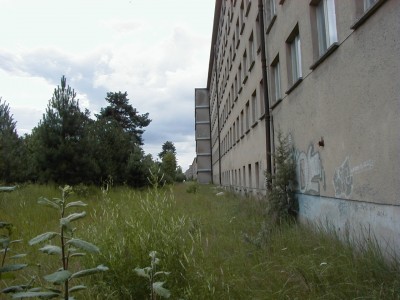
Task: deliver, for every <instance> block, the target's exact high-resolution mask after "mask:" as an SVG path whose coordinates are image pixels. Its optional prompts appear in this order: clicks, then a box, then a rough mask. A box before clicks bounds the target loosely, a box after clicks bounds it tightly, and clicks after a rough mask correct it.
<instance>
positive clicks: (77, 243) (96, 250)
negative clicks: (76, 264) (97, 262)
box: [67, 239, 100, 253]
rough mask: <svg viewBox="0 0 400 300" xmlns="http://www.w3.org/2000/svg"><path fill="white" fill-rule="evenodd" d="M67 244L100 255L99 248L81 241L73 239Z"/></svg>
mask: <svg viewBox="0 0 400 300" xmlns="http://www.w3.org/2000/svg"><path fill="white" fill-rule="evenodd" d="M67 244H70V245H72V246H74V247H76V248H79V249H82V250H85V251H87V252H90V253H100V249H99V248H98V247H97V246H95V245H93V244H91V243H88V242H86V241H83V240H80V239H71V240H69V241H68V242H67Z"/></svg>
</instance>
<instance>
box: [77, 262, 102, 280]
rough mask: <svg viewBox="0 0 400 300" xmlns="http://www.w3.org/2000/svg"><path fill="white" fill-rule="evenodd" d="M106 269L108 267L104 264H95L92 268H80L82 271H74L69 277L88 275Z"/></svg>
mask: <svg viewBox="0 0 400 300" xmlns="http://www.w3.org/2000/svg"><path fill="white" fill-rule="evenodd" d="M107 270H108V268H107V267H106V266H103V265H99V266H97V267H96V268H93V269H86V270H82V271H79V272H76V273H74V274H72V276H71V278H79V277H84V276H88V275H92V274H96V273H100V272H104V271H107Z"/></svg>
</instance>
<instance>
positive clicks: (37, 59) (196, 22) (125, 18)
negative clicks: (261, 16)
mask: <svg viewBox="0 0 400 300" xmlns="http://www.w3.org/2000/svg"><path fill="white" fill-rule="evenodd" d="M214 3H215V0H69V1H61V0H0V97H2V99H3V101H4V100H5V101H6V102H7V103H9V105H10V108H11V113H12V114H13V116H14V120H15V121H17V130H18V134H19V135H23V134H25V133H29V132H30V131H31V129H32V128H33V127H35V126H36V125H37V124H38V122H39V120H40V119H41V118H42V114H43V112H44V110H45V108H46V106H47V103H48V100H49V99H50V98H51V96H52V94H53V90H54V88H55V87H56V86H57V85H58V84H59V82H60V78H61V76H62V75H65V76H66V77H67V84H69V85H70V86H71V87H72V88H74V89H75V91H76V92H77V94H78V98H79V99H80V105H81V107H83V108H88V109H89V110H90V111H91V112H92V115H94V114H95V113H97V112H98V111H99V110H100V108H101V107H104V106H106V102H105V100H104V98H105V96H106V93H107V92H118V91H122V92H125V91H126V92H127V93H128V96H129V99H130V102H131V104H132V106H133V107H135V108H136V109H137V110H138V111H139V113H141V114H142V113H146V112H148V113H149V114H150V118H151V119H152V120H153V121H152V123H151V124H150V125H149V126H148V127H147V128H146V132H145V134H144V143H145V146H144V150H145V151H146V153H151V154H153V156H156V155H157V153H159V152H160V151H161V146H162V144H163V143H164V142H165V141H172V142H173V143H174V144H175V146H176V148H177V153H178V163H179V165H181V166H182V168H183V169H184V171H185V170H186V169H187V167H188V166H189V164H191V162H192V160H193V158H194V155H195V142H194V88H196V87H205V85H206V78H207V71H208V58H209V53H210V41H211V31H212V22H213V14H214Z"/></svg>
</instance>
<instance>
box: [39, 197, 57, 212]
mask: <svg viewBox="0 0 400 300" xmlns="http://www.w3.org/2000/svg"><path fill="white" fill-rule="evenodd" d="M38 203H39V204H41V205H44V206H48V207H51V208H54V209H57V210H60V209H61V208H60V206H59V205H58V204H57V203H55V202H54V201H51V200H49V199H47V198H44V197H40V198H39V200H38Z"/></svg>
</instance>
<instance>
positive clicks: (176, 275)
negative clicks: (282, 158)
mask: <svg viewBox="0 0 400 300" xmlns="http://www.w3.org/2000/svg"><path fill="white" fill-rule="evenodd" d="M156 177H157V176H154V177H153V179H154V178H156ZM155 182H156V181H154V180H153V184H154V183H155ZM155 187H156V188H152V189H149V190H148V191H144V190H142V191H138V190H133V189H131V188H128V187H118V188H114V187H111V188H110V186H109V188H108V189H106V188H104V189H103V190H100V189H99V188H96V187H93V186H89V187H85V188H84V186H82V185H80V186H79V187H75V194H73V195H71V198H73V199H74V201H75V199H76V200H78V199H81V200H83V201H84V202H85V203H87V204H88V206H87V207H85V211H86V213H87V214H86V217H85V218H83V219H81V220H79V222H77V223H76V227H77V229H76V230H77V232H79V237H80V238H81V239H83V240H89V241H90V242H92V243H93V244H94V245H96V246H98V248H99V249H100V254H96V255H94V256H91V255H86V256H85V257H83V259H81V260H80V261H79V262H78V261H76V265H72V266H71V268H77V269H90V268H92V267H93V266H98V265H101V264H104V265H105V266H107V267H108V268H109V270H108V271H106V272H102V273H99V274H95V275H93V276H92V277H87V278H82V279H81V281H78V282H77V284H82V285H86V286H87V287H88V289H87V290H86V291H85V290H84V291H81V292H80V294H77V295H76V297H77V299H88V300H91V299H151V298H150V297H151V290H150V288H149V280H148V279H147V278H145V277H142V276H138V274H137V271H135V269H136V270H138V269H143V268H145V267H146V266H149V265H150V257H149V253H152V251H156V257H157V258H158V259H159V265H157V270H159V271H162V272H168V273H169V275H167V276H165V277H164V276H160V277H159V278H160V281H162V282H164V283H163V288H165V289H166V290H168V291H169V292H170V294H171V296H170V298H171V299H295V298H297V299H356V298H358V299H397V298H398V295H399V293H400V275H399V274H400V267H399V264H398V262H395V263H393V264H390V265H389V264H387V263H385V261H384V259H383V257H382V255H381V253H380V251H379V249H378V248H376V247H375V246H374V244H373V243H370V245H369V247H367V248H365V249H362V250H357V251H354V250H353V248H352V247H351V246H350V245H348V244H346V243H342V242H341V241H339V239H338V238H337V237H336V236H335V235H334V234H333V233H329V234H327V233H326V232H325V231H323V230H320V229H318V228H309V227H307V226H299V225H296V224H291V225H290V226H289V225H287V224H286V223H285V222H282V223H281V225H280V226H276V227H272V229H271V230H270V232H269V238H268V241H266V242H265V243H255V242H254V240H253V239H250V238H249V237H256V236H257V234H258V233H259V232H260V226H261V224H262V223H263V221H264V220H265V218H266V209H267V204H266V203H265V202H264V201H255V199H243V198H239V197H236V196H234V195H231V194H226V193H225V195H223V196H216V194H217V193H218V192H219V191H218V190H217V188H215V187H212V186H201V185H199V186H196V191H195V192H194V191H193V189H189V191H190V193H188V192H187V190H188V188H189V184H179V185H175V186H174V187H173V189H170V188H165V187H164V188H160V185H157V184H155ZM44 195H45V196H47V197H48V198H52V197H59V190H58V189H57V188H54V187H52V186H39V185H27V186H21V187H20V188H19V189H17V190H15V191H13V192H11V193H0V221H3V222H7V223H12V224H14V229H13V232H12V235H13V236H12V239H13V240H14V239H22V242H21V243H18V244H16V245H14V246H13V247H12V250H13V251H15V252H14V253H15V254H19V253H26V254H27V255H26V256H25V257H22V258H20V259H19V261H18V263H20V264H27V265H28V266H27V267H25V268H24V269H21V270H18V271H15V272H13V274H14V275H15V278H14V279H12V278H9V279H4V280H1V281H0V290H3V289H4V288H6V287H9V286H12V285H16V284H21V283H25V282H26V281H29V280H30V279H31V278H34V280H35V283H38V284H39V283H41V284H44V285H45V280H44V278H43V276H44V275H46V274H50V273H51V272H54V270H55V269H57V266H58V265H59V262H58V261H55V260H52V259H47V257H48V256H47V255H46V254H42V253H39V254H38V253H37V249H36V248H35V247H30V246H28V245H27V243H28V241H29V240H31V239H32V238H34V237H36V236H38V235H39V234H41V233H42V232H43V229H44V228H58V227H59V221H58V220H56V219H55V218H54V217H53V213H54V211H53V209H52V208H47V207H44V208H43V207H40V206H38V205H37V204H36V202H37V199H38V198H40V197H41V196H44ZM2 234H3V232H0V235H2ZM5 234H7V233H5ZM14 247H15V248H14ZM2 257H3V253H0V261H1V259H2ZM8 258H9V257H7V259H6V261H8ZM0 273H1V272H0ZM1 274H2V276H3V275H4V274H9V273H7V272H6V273H1ZM165 295H167V294H165ZM0 298H1V299H3V298H4V299H8V298H10V297H8V296H7V295H6V294H0ZM158 299H159V298H158Z"/></svg>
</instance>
